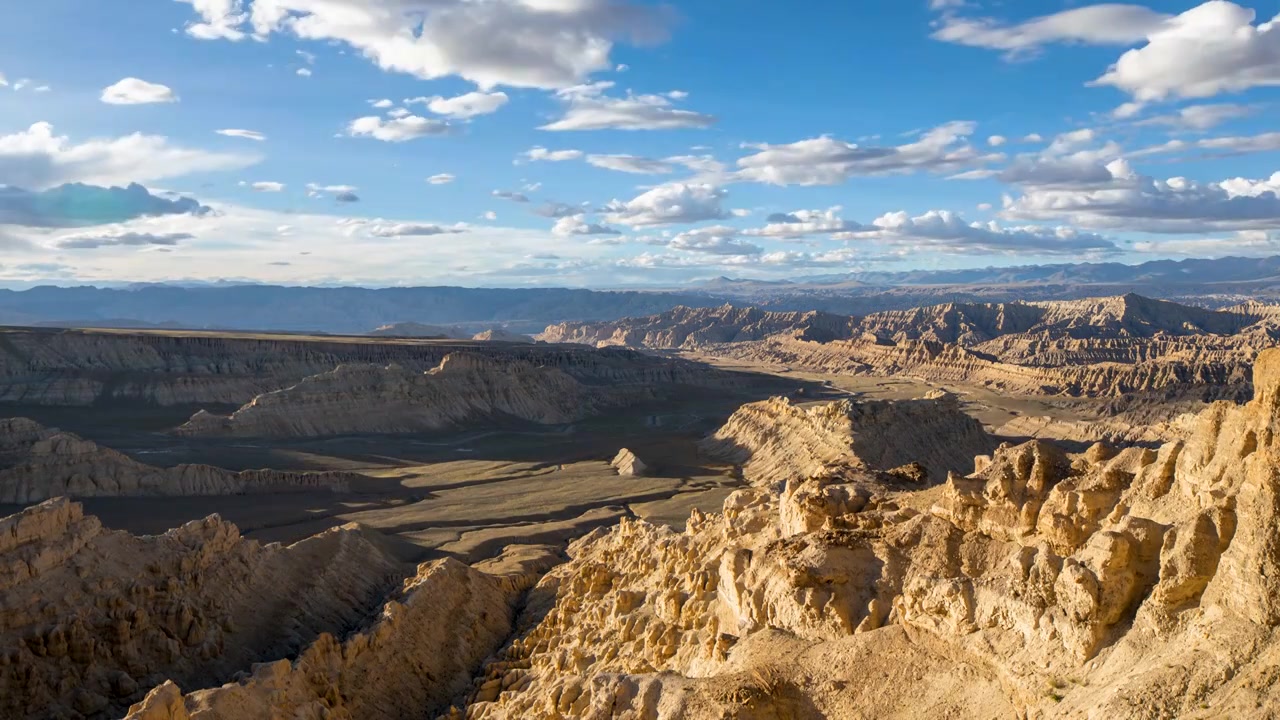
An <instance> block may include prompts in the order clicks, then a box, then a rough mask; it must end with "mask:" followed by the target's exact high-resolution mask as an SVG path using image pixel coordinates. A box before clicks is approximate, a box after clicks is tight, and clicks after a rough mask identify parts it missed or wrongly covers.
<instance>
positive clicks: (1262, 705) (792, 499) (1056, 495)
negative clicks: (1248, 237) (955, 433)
mask: <svg viewBox="0 0 1280 720" xmlns="http://www.w3.org/2000/svg"><path fill="white" fill-rule="evenodd" d="M1254 384H1255V387H1256V388H1257V395H1256V397H1255V399H1254V400H1253V401H1252V402H1250V403H1249V404H1248V405H1246V406H1243V407H1235V406H1231V405H1229V404H1226V403H1219V404H1216V405H1214V406H1213V407H1212V408H1210V409H1208V410H1206V411H1204V412H1203V413H1202V414H1201V415H1200V416H1199V418H1198V420H1197V422H1196V427H1195V429H1194V430H1193V431H1192V432H1191V434H1190V435H1189V436H1188V439H1186V440H1185V441H1177V442H1173V443H1170V444H1167V445H1165V446H1163V447H1162V448H1160V449H1159V450H1150V449H1145V448H1129V449H1125V450H1116V449H1112V448H1109V447H1107V446H1105V445H1101V444H1099V445H1095V446H1093V447H1091V448H1089V449H1088V450H1087V451H1085V452H1082V453H1078V454H1073V453H1068V452H1064V451H1063V450H1061V449H1059V448H1057V447H1055V446H1053V445H1052V444H1049V443H1045V442H1040V441H1032V442H1029V443H1025V444H1022V445H1016V446H1015V445H1005V446H1003V447H1001V448H999V449H997V451H996V452H995V453H994V454H993V455H992V456H989V457H986V458H982V459H980V460H979V461H978V463H977V465H978V468H977V472H975V473H972V474H969V475H967V476H959V475H954V474H953V475H952V476H951V477H950V478H949V479H948V481H947V482H946V484H945V485H944V486H942V487H935V488H931V489H925V490H916V489H913V488H910V487H909V486H907V485H905V484H902V483H900V482H899V481H897V480H894V479H892V478H887V477H886V476H884V475H873V474H869V473H864V474H862V475H858V474H856V473H851V472H846V473H843V474H841V475H839V476H821V475H820V476H817V477H810V478H803V477H799V476H793V477H792V478H791V479H790V480H788V481H787V482H786V483H785V487H783V489H782V491H781V492H780V493H774V492H770V491H766V490H762V489H752V490H744V491H740V492H738V493H735V494H734V495H733V496H731V497H730V498H729V499H728V500H726V501H725V504H724V509H723V512H722V513H721V514H719V515H710V516H707V515H702V514H699V513H696V512H695V513H694V515H693V516H692V517H691V518H690V520H689V523H688V527H687V529H686V530H685V532H682V533H679V532H675V531H672V530H670V529H668V528H663V527H655V526H652V525H649V524H647V523H644V522H642V521H634V520H624V521H623V522H622V523H621V524H620V525H619V526H618V527H616V528H613V529H611V530H598V531H596V532H594V533H592V534H591V535H589V536H587V537H585V538H583V539H582V540H580V541H578V542H577V543H575V544H574V545H573V546H571V548H570V555H571V558H572V559H571V561H570V562H569V563H567V564H566V565H563V566H561V567H559V568H557V569H555V570H553V571H552V572H551V573H549V574H548V575H547V576H546V577H545V578H543V580H542V581H541V582H540V583H539V584H538V586H537V587H536V588H535V589H534V591H533V593H532V595H531V600H530V604H529V607H528V609H527V610H526V613H525V615H524V619H523V625H524V627H525V628H526V629H524V630H522V631H521V632H519V633H518V634H517V635H516V637H515V638H514V639H513V640H512V641H511V642H509V643H508V644H507V645H506V646H505V647H504V648H503V650H502V651H501V652H499V653H498V654H496V655H495V656H494V657H493V658H492V659H491V661H490V662H489V664H488V666H487V669H486V671H485V674H484V675H483V676H482V677H481V678H479V679H477V681H476V683H477V689H476V690H475V691H474V692H473V694H472V697H471V701H470V702H469V704H468V705H467V707H466V709H465V711H464V712H456V713H453V714H451V715H449V716H447V717H455V718H456V717H464V716H465V717H467V718H477V719H479V718H484V719H486V720H496V719H498V718H523V717H572V718H606V717H649V718H684V717H693V718H704V717H705V718H714V717H735V718H766V717H770V718H772V717H821V716H826V717H861V716H866V715H865V713H866V712H867V711H868V708H874V709H875V716H876V717H904V718H906V717H935V716H938V713H939V712H941V713H942V714H944V715H946V716H948V717H957V718H985V717H1025V718H1057V717H1062V718H1077V717H1097V718H1101V717H1108V718H1110V717H1124V718H1129V717H1141V718H1165V717H1168V718H1173V717H1206V718H1207V717H1232V718H1237V717H1239V718H1268V717H1273V716H1275V715H1276V714H1277V713H1280V685H1277V683H1276V682H1274V681H1275V672H1276V670H1275V668H1276V662H1277V660H1278V659H1280V640H1277V638H1276V636H1275V627H1276V625H1277V624H1280V581H1278V580H1277V578H1280V550H1277V547H1278V546H1277V543H1276V542H1274V537H1275V524H1276V522H1277V521H1278V520H1280V437H1278V436H1277V434H1276V431H1275V425H1276V423H1277V422H1278V420H1277V418H1280V350H1277V351H1269V352H1267V353H1264V354H1263V355H1262V356H1261V357H1260V358H1259V360H1258V362H1257V366H1256V370H1255V380H1254ZM866 688H874V693H868V692H867V691H866Z"/></svg>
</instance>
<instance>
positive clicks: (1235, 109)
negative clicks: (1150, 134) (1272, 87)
mask: <svg viewBox="0 0 1280 720" xmlns="http://www.w3.org/2000/svg"><path fill="white" fill-rule="evenodd" d="M1255 111H1256V108H1254V107H1251V106H1249V105H1236V104H1234V103H1220V104H1216V105H1190V106H1188V107H1184V108H1181V109H1179V110H1178V111H1177V112H1174V113H1170V114H1167V115H1157V116H1155V117H1150V118H1147V119H1146V120H1139V121H1138V122H1136V123H1134V124H1135V125H1139V126H1150V125H1166V126H1168V127H1172V128H1177V129H1184V130H1210V129H1212V128H1214V127H1217V126H1218V125H1221V124H1222V123H1224V122H1226V121H1228V120H1235V119H1237V118H1243V117H1248V116H1250V115H1252V114H1253V113H1254V112H1255Z"/></svg>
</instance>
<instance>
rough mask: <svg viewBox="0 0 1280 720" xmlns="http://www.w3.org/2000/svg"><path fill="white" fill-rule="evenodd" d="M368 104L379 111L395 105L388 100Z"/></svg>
mask: <svg viewBox="0 0 1280 720" xmlns="http://www.w3.org/2000/svg"><path fill="white" fill-rule="evenodd" d="M369 104H370V105H372V106H373V107H375V108H377V109H379V110H386V109H387V108H389V107H391V106H392V105H395V103H393V102H391V100H390V99H388V98H382V99H381V100H370V101H369Z"/></svg>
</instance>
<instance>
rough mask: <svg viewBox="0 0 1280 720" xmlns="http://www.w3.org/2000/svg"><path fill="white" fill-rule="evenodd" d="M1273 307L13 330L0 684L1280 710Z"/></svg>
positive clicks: (1277, 378)
mask: <svg viewBox="0 0 1280 720" xmlns="http://www.w3.org/2000/svg"><path fill="white" fill-rule="evenodd" d="M1277 322H1280V308H1275V307H1272V306H1266V305H1259V304H1246V305H1241V306H1239V307H1234V308H1230V309H1228V310H1224V311H1208V310H1203V309H1200V308H1195V307H1190V306H1184V305H1177V304H1174V303H1169V302H1163V301H1154V300H1148V299H1146V298H1141V297H1138V296H1133V295H1127V296H1122V297H1115V298H1101V299H1097V300H1078V301H1075V300H1073V301H1065V302H1038V303H1005V304H990V305H944V306H937V307H932V308H920V309H916V310H911V311H893V312H886V313H877V314H873V315H868V316H862V317H848V316H840V315H830V314H824V313H812V312H811V313H773V312H764V311H760V310H755V309H751V308H735V307H728V306H726V307H723V308H703V309H696V310H695V309H687V308H677V309H676V310H673V311H671V312H668V313H664V314H662V315H656V316H650V317H645V318H632V319H626V320H622V321H615V322H611V323H594V324H583V323H566V324H562V325H553V326H551V327H548V328H547V329H546V331H545V332H544V333H543V334H542V335H541V336H539V340H540V341H539V342H534V341H531V340H529V339H528V338H525V337H522V336H517V335H514V334H511V333H508V332H505V331H502V330H501V328H497V327H495V328H493V329H491V330H488V331H485V332H482V333H481V334H480V335H479V336H476V337H475V338H474V339H451V338H450V336H449V335H450V333H449V332H446V331H447V330H448V328H437V327H433V326H425V325H420V326H419V325H414V324H413V323H402V324H399V325H396V326H390V327H386V328H380V329H379V330H378V331H376V332H375V334H373V335H370V336H307V335H272V334H265V333H213V332H194V331H193V332H181V331H174V332H168V331H164V332H161V331H147V332H143V331H110V330H32V329H10V330H5V331H3V332H0V378H2V379H3V385H2V386H0V387H2V389H0V401H2V403H0V417H2V418H5V419H2V420H0V503H4V504H3V505H0V717H2V718H6V719H7V718H15V719H18V718H22V719H30V720H44V719H46V718H49V719H53V718H57V719H59V720H61V719H64V718H65V719H73V720H80V719H89V720H103V719H107V718H112V719H115V718H129V719H130V720H241V719H245V720H284V719H289V720H320V719H322V718H323V719H326V720H366V719H369V720H382V719H384V718H385V719H388V720H391V719H395V720H400V719H406V720H407V719H411V718H412V719H423V720H464V719H468V720H498V719H507V718H509V719H512V720H514V719H516V718H593V719H604V718H632V719H636V720H640V719H646V720H658V719H662V720H666V719H671V720H676V719H678V718H695V719H696V718H734V719H739V720H755V719H760V720H764V719H766V718H768V719H796V720H802V719H803V720H808V719H809V718H938V717H947V718H975V719H977V718H1006V717H1008V718H1023V719H1025V720H1031V719H1033V718H1034V719H1040V718H1152V719H1156V718H1227V717H1230V718H1270V717H1277V716H1280V640H1278V639H1277V634H1276V633H1277V628H1280V580H1278V578H1280V540H1277V535H1276V532H1277V531H1276V528H1277V526H1280V435H1278V434H1277V426H1278V425H1280V350H1270V349H1268V348H1270V347H1271V346H1273V345H1276V344H1280V325H1277V324H1276V323H1277ZM454 334H460V333H454ZM472 335H473V333H468V334H467V338H471V336H472Z"/></svg>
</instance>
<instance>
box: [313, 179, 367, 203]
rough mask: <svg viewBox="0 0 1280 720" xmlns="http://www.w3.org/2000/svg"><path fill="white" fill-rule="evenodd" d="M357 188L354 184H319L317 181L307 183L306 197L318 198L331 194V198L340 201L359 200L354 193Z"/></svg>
mask: <svg viewBox="0 0 1280 720" xmlns="http://www.w3.org/2000/svg"><path fill="white" fill-rule="evenodd" d="M356 190H359V188H357V187H356V186H354V185H320V184H318V183H307V197H313V198H320V197H325V196H332V197H333V199H334V200H335V201H337V202H341V203H351V202H359V200H360V196H359V195H356Z"/></svg>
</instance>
